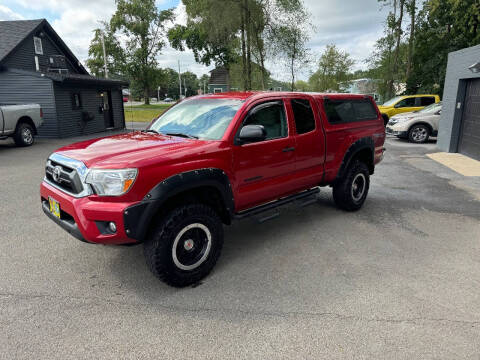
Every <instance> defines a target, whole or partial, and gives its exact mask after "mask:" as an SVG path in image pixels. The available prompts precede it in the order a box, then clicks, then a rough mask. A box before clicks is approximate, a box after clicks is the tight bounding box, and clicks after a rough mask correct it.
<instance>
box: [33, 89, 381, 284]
mask: <svg viewBox="0 0 480 360" xmlns="http://www.w3.org/2000/svg"><path fill="white" fill-rule="evenodd" d="M384 141H385V128H384V126H383V120H382V117H381V115H380V112H379V111H378V109H377V106H376V105H375V103H374V102H373V100H372V99H371V98H370V97H365V96H363V95H351V94H327V95H324V94H303V93H282V92H278V93H276V92H264V93H252V92H245V93H221V94H218V95H206V96H197V97H192V98H189V99H187V100H185V101H182V102H180V103H178V104H177V105H175V106H173V107H172V108H171V109H170V110H169V111H167V112H165V113H163V115H161V116H160V117H159V118H158V119H157V120H156V121H154V122H153V123H152V124H151V125H150V126H149V127H148V129H147V130H146V131H144V132H134V133H129V134H121V135H117V136H113V137H107V138H103V139H95V140H88V141H84V142H81V143H77V144H74V145H70V146H66V147H64V148H61V149H59V150H57V151H56V152H54V153H53V154H52V155H51V156H50V158H49V159H48V161H47V164H46V169H45V170H46V171H45V172H46V173H45V179H44V181H43V183H42V185H41V190H40V192H41V206H42V208H43V211H44V212H45V214H46V215H47V216H48V217H49V218H50V219H51V220H53V221H54V222H55V223H57V224H58V225H60V226H61V227H62V228H63V229H65V230H67V231H68V232H69V233H70V234H72V235H73V236H75V237H76V238H77V239H79V240H82V241H85V242H89V243H94V244H111V245H113V244H117V245H120V244H135V243H137V244H138V243H143V244H144V253H145V257H146V262H147V264H148V265H149V267H150V270H151V271H152V272H153V273H154V274H155V275H156V276H157V277H158V278H160V279H161V280H163V281H165V282H167V283H168V284H170V285H173V286H187V285H190V284H195V283H196V282H198V281H199V280H200V279H202V278H203V277H205V276H206V275H207V274H208V273H209V272H210V270H212V268H213V267H214V265H215V263H216V261H217V259H218V257H219V255H220V251H221V249H222V244H223V224H226V225H229V224H230V223H231V222H232V221H233V220H234V219H241V218H246V217H248V216H260V214H262V213H263V214H265V213H266V212H267V211H270V210H272V209H274V208H275V207H278V206H280V205H283V204H286V203H289V202H293V201H297V200H300V199H303V203H304V205H305V202H307V201H310V202H312V201H315V199H312V196H314V195H315V194H316V193H318V191H319V187H325V186H332V187H333V199H334V201H335V203H336V204H337V206H338V207H340V208H342V209H344V210H347V211H356V210H359V209H360V208H361V207H362V205H363V203H364V202H365V199H366V198H367V194H368V190H369V184H370V176H371V175H372V174H373V173H374V171H375V166H376V165H377V164H378V163H379V162H380V161H381V160H382V159H383V154H384V147H383V146H384ZM263 216H264V217H265V219H268V217H269V216H270V217H271V216H272V215H271V214H269V215H268V214H267V215H263ZM320 216H321V215H320ZM339 216H341V215H339ZM298 225H299V229H301V227H302V224H298Z"/></svg>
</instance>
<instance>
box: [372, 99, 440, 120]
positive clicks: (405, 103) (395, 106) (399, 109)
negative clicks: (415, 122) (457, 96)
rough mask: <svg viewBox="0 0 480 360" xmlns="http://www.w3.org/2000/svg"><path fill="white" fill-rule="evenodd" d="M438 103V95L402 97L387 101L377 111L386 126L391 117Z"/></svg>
mask: <svg viewBox="0 0 480 360" xmlns="http://www.w3.org/2000/svg"><path fill="white" fill-rule="evenodd" d="M438 102H440V96H438V95H404V96H397V97H394V98H393V99H390V100H388V101H387V102H386V103H384V104H383V105H380V106H379V107H378V109H379V110H380V112H381V113H382V116H383V121H384V122H385V126H387V123H388V121H389V120H390V118H391V117H392V116H395V115H398V114H402V113H406V112H412V111H417V110H421V109H423V108H424V107H425V106H428V105H431V104H435V103H438Z"/></svg>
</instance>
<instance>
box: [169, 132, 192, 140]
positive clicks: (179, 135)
mask: <svg viewBox="0 0 480 360" xmlns="http://www.w3.org/2000/svg"><path fill="white" fill-rule="evenodd" d="M165 135H168V136H178V137H183V138H187V139H198V136H194V135H189V134H184V133H166V134H165Z"/></svg>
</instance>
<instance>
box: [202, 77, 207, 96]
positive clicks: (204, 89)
mask: <svg viewBox="0 0 480 360" xmlns="http://www.w3.org/2000/svg"><path fill="white" fill-rule="evenodd" d="M206 86H207V82H206V81H205V80H203V94H204V95H205V94H206Z"/></svg>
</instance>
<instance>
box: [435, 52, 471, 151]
mask: <svg viewBox="0 0 480 360" xmlns="http://www.w3.org/2000/svg"><path fill="white" fill-rule="evenodd" d="M438 147H439V148H440V149H441V150H443V151H446V152H459V153H462V154H465V155H467V156H469V157H471V158H474V159H476V160H480V45H478V46H474V47H471V48H467V49H463V50H459V51H456V52H452V53H450V54H449V56H448V67H447V75H446V79H445V89H444V93H443V107H442V118H441V120H440V125H439V132H438Z"/></svg>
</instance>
